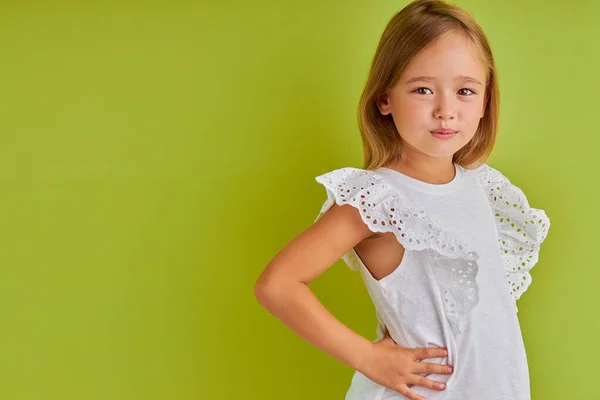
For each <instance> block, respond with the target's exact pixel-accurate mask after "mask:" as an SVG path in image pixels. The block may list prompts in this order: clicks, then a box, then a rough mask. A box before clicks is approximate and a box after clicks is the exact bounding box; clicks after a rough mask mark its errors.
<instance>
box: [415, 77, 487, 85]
mask: <svg viewBox="0 0 600 400" xmlns="http://www.w3.org/2000/svg"><path fill="white" fill-rule="evenodd" d="M454 80H455V81H463V82H472V83H476V84H478V85H483V84H482V83H481V82H479V80H477V79H475V78H471V77H470V76H464V75H461V76H457V77H455V78H454ZM418 81H424V82H431V81H435V78H434V77H433V76H415V77H414V78H410V79H409V80H407V81H406V82H404V83H405V84H407V85H408V84H409V83H413V82H418Z"/></svg>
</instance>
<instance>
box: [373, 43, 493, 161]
mask: <svg viewBox="0 0 600 400" xmlns="http://www.w3.org/2000/svg"><path fill="white" fill-rule="evenodd" d="M486 76H487V71H486V69H485V65H484V63H483V62H482V61H481V60H480V59H479V58H478V57H477V52H476V49H475V46H474V45H473V43H472V42H471V41H470V40H469V39H468V38H467V37H466V36H465V35H464V34H459V33H449V34H446V35H445V36H443V37H440V38H438V39H437V40H436V41H434V42H433V43H431V44H430V45H429V46H427V47H426V48H424V49H423V50H421V51H420V52H419V53H418V54H417V55H416V56H415V57H414V58H413V59H412V60H411V61H410V63H409V64H408V66H407V68H406V69H405V70H404V72H403V73H402V75H401V76H400V78H399V79H398V81H397V83H396V84H395V85H394V87H393V88H392V89H391V90H390V91H389V92H388V93H387V96H386V98H385V100H383V102H382V103H380V104H378V107H379V110H380V112H381V113H382V114H383V115H388V114H392V118H393V120H394V124H395V125H396V129H397V130H398V133H399V134H400V137H401V138H402V139H403V144H404V146H403V148H404V152H405V155H406V158H411V157H415V156H416V157H419V158H422V157H423V156H426V158H428V157H427V156H429V157H435V158H450V160H451V159H452V156H453V155H454V153H455V152H457V151H458V150H460V149H461V148H462V147H464V146H465V145H466V144H467V143H468V142H469V141H470V140H471V138H472V137H473V136H474V135H475V131H476V130H477V126H478V125H479V120H480V119H481V118H482V117H483V115H484V111H485V108H484V100H485V87H486V86H485V85H486V83H487V82H486ZM440 128H449V129H453V130H455V131H457V133H456V134H455V135H454V136H452V137H449V138H440V137H436V136H435V135H434V134H433V133H432V132H431V131H434V130H436V129H440Z"/></svg>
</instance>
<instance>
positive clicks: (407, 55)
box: [358, 0, 500, 169]
mask: <svg viewBox="0 0 600 400" xmlns="http://www.w3.org/2000/svg"><path fill="white" fill-rule="evenodd" d="M451 31H459V32H463V33H465V34H467V36H468V37H469V38H470V39H471V40H472V41H473V43H474V44H475V46H476V48H477V49H478V51H479V54H480V56H481V58H482V61H483V62H484V64H485V66H486V69H487V71H488V76H487V84H486V90H485V92H486V94H485V100H484V101H485V113H484V116H483V117H482V118H481V120H480V121H479V126H478V128H477V131H476V132H475V135H474V136H473V138H472V139H471V140H470V141H469V143H468V144H467V145H465V146H464V147H463V148H461V149H460V150H458V151H457V152H456V153H455V154H454V156H453V161H454V162H455V163H457V164H459V165H461V166H463V167H465V168H474V167H476V166H478V165H480V164H481V163H483V162H485V160H486V159H487V158H488V156H489V155H490V153H491V151H492V148H493V147H494V143H495V141H496V131H497V129H498V116H499V105H500V98H499V90H498V77H497V73H496V65H495V62H494V55H493V53H492V49H491V47H490V44H489V42H488V40H487V37H486V35H485V33H484V32H483V30H482V29H481V27H480V26H479V25H478V24H477V22H476V21H475V20H474V19H473V17H471V16H470V15H469V14H468V13H467V12H466V11H464V10H463V9H462V8H460V7H458V6H456V5H452V4H448V3H446V2H444V1H442V0H416V1H413V2H412V3H410V4H408V5H407V6H406V7H404V8H403V9H402V10H400V11H399V12H398V13H396V14H395V15H394V16H393V17H392V18H391V19H390V21H389V22H388V24H387V26H386V28H385V30H384V32H383V34H382V36H381V39H380V41H379V44H378V46H377V50H376V52H375V55H374V57H373V61H372V62H371V66H370V70H369V74H368V78H367V82H366V84H365V88H364V90H363V93H362V95H361V97H360V101H359V107H358V120H359V128H360V133H361V137H362V142H363V155H364V168H365V169H376V168H378V167H381V166H385V165H388V164H391V163H395V162H397V161H401V160H402V159H403V151H402V139H401V137H400V135H399V134H398V131H397V129H396V126H395V125H394V121H393V120H392V117H391V115H382V114H381V113H380V112H379V108H378V106H377V101H378V100H380V99H381V98H382V96H384V95H385V94H386V93H387V91H388V90H389V89H390V88H392V87H393V86H394V84H395V83H396V81H397V79H398V78H399V77H400V76H401V75H402V72H403V71H404V70H405V68H406V66H407V65H408V63H409V62H410V61H411V60H412V58H413V57H414V56H415V55H416V54H417V53H418V52H419V51H420V50H422V49H423V48H424V47H426V46H427V45H428V44H429V43H431V42H433V41H434V40H435V39H437V38H439V37H440V36H442V35H444V34H446V33H448V32H451Z"/></svg>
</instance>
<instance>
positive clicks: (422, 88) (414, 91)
mask: <svg viewBox="0 0 600 400" xmlns="http://www.w3.org/2000/svg"><path fill="white" fill-rule="evenodd" d="M419 90H429V89H427V88H426V87H420V88H417V89H415V90H413V93H418V94H427V93H422V92H419Z"/></svg>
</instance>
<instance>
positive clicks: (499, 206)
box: [478, 164, 550, 301]
mask: <svg viewBox="0 0 600 400" xmlns="http://www.w3.org/2000/svg"><path fill="white" fill-rule="evenodd" d="M478 173H479V177H480V181H481V183H482V184H483V186H484V188H485V191H486V194H487V196H488V199H489V201H490V205H491V207H492V211H493V213H494V219H495V222H496V227H497V231H498V241H499V244H500V251H501V257H502V261H503V263H504V268H505V271H506V278H507V280H508V285H509V290H510V293H511V295H512V297H513V298H514V300H515V301H516V300H518V299H519V298H520V297H521V295H522V294H523V293H525V291H526V290H527V288H528V287H529V285H530V284H531V274H530V271H531V269H532V268H533V266H534V265H535V264H536V263H537V262H538V258H539V253H540V245H541V243H542V242H543V241H544V239H546V236H547V235H548V229H549V228H550V220H549V219H548V217H547V216H546V212H545V211H544V210H541V209H537V208H533V207H531V206H530V205H529V203H528V201H527V197H526V196H525V194H524V193H523V191H522V190H521V189H520V188H518V187H517V186H515V185H513V184H512V183H511V182H510V180H509V179H508V178H506V177H505V176H504V175H502V173H501V172H499V171H498V170H496V169H494V168H492V167H490V166H489V165H487V164H483V165H482V166H481V167H479V168H478Z"/></svg>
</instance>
